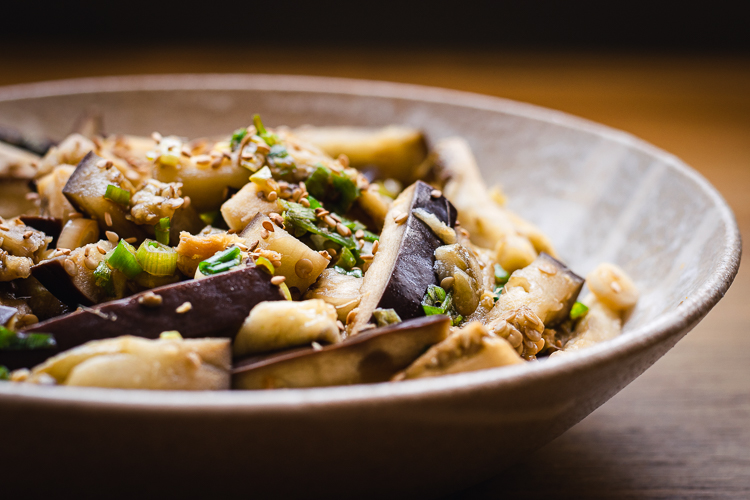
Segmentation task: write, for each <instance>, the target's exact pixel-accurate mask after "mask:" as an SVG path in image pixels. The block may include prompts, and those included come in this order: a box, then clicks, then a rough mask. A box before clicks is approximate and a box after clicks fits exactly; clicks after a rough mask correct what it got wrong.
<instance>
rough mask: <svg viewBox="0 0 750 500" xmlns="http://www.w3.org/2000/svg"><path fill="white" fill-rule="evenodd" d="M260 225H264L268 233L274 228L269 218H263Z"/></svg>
mask: <svg viewBox="0 0 750 500" xmlns="http://www.w3.org/2000/svg"><path fill="white" fill-rule="evenodd" d="M261 225H262V226H263V227H264V228H265V229H266V231H268V232H269V233H272V232H273V231H274V228H273V222H271V221H270V220H264V221H263V223H262V224H261Z"/></svg>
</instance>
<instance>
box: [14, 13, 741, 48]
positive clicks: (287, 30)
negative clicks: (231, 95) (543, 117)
mask: <svg viewBox="0 0 750 500" xmlns="http://www.w3.org/2000/svg"><path fill="white" fill-rule="evenodd" d="M735 4H737V5H740V4H741V2H735ZM739 9H740V8H739V7H738V6H733V4H731V3H730V2H724V1H714V2H679V3H678V2H672V1H667V2H659V1H658V0H652V1H643V0H634V1H614V2H613V1H606V0H602V1H590V0H578V1H568V2H565V1H545V0H525V1H524V0H515V1H512V2H509V1H502V2H480V1H475V0H464V1H455V0H454V1H452V2H448V1H443V0H437V1H431V2H428V1H421V2H408V1H401V2H396V1H390V0H383V1H377V2H373V1H360V2H356V1H338V0H320V1H316V2H293V1H288V0H265V1H245V2H237V1H235V2H202V3H200V4H198V3H189V2H174V1H168V2H146V1H143V0H135V1H107V0H97V1H93V0H85V1H79V2H72V3H71V2H65V1H57V2H45V1H42V2H38V1H37V2H32V1H18V0H16V1H13V2H12V3H11V2H5V5H4V6H3V8H2V18H3V22H2V28H1V29H0V42H3V46H4V47H5V48H4V49H3V50H12V48H13V47H14V46H18V45H29V44H32V45H39V44H42V45H48V44H50V43H52V44H54V45H55V46H61V45H81V44H83V45H92V46H93V45H96V46H109V45H128V46H138V45H148V46H153V45H173V44H179V45H193V44H200V45H205V44H223V43H233V44H239V45H242V46H248V47H250V46H252V45H260V46H269V45H278V46H299V45H305V46H331V45H337V46H338V45H347V46H355V47H360V46H378V47H380V46H409V47H414V48H425V47H434V48H441V49H444V48H456V49H467V48H468V49H470V48H473V47H478V48H507V49H519V48H520V49H545V50H546V49H560V50H581V49H585V50H588V51H597V50H602V51H611V50H626V51H636V52H641V51H667V52H673V51H679V52H690V53H694V52H722V53H733V54H734V53H741V54H745V53H748V52H750V29H748V25H747V17H746V16H744V15H742V14H741V13H740V10H739Z"/></svg>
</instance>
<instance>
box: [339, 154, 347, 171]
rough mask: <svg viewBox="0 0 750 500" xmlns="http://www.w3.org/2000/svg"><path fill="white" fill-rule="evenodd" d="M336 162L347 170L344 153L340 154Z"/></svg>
mask: <svg viewBox="0 0 750 500" xmlns="http://www.w3.org/2000/svg"><path fill="white" fill-rule="evenodd" d="M337 160H338V161H339V163H341V166H342V167H344V168H347V167H348V166H349V157H348V156H346V155H345V154H344V153H341V154H340V155H339V157H338V158H337Z"/></svg>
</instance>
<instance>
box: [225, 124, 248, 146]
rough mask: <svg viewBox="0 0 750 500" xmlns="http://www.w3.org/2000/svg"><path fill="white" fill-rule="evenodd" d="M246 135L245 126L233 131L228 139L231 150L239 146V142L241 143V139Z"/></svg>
mask: <svg viewBox="0 0 750 500" xmlns="http://www.w3.org/2000/svg"><path fill="white" fill-rule="evenodd" d="M246 135H247V129H246V128H244V127H243V128H238V129H237V130H235V131H234V133H233V134H232V140H231V141H229V145H230V147H231V148H232V151H234V150H235V149H237V148H238V147H240V144H241V143H242V139H244V138H245V136H246Z"/></svg>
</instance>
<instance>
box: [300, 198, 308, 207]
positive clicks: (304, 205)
mask: <svg viewBox="0 0 750 500" xmlns="http://www.w3.org/2000/svg"><path fill="white" fill-rule="evenodd" d="M299 204H300V205H302V206H303V207H305V208H310V200H308V199H307V198H300V200H299Z"/></svg>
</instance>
